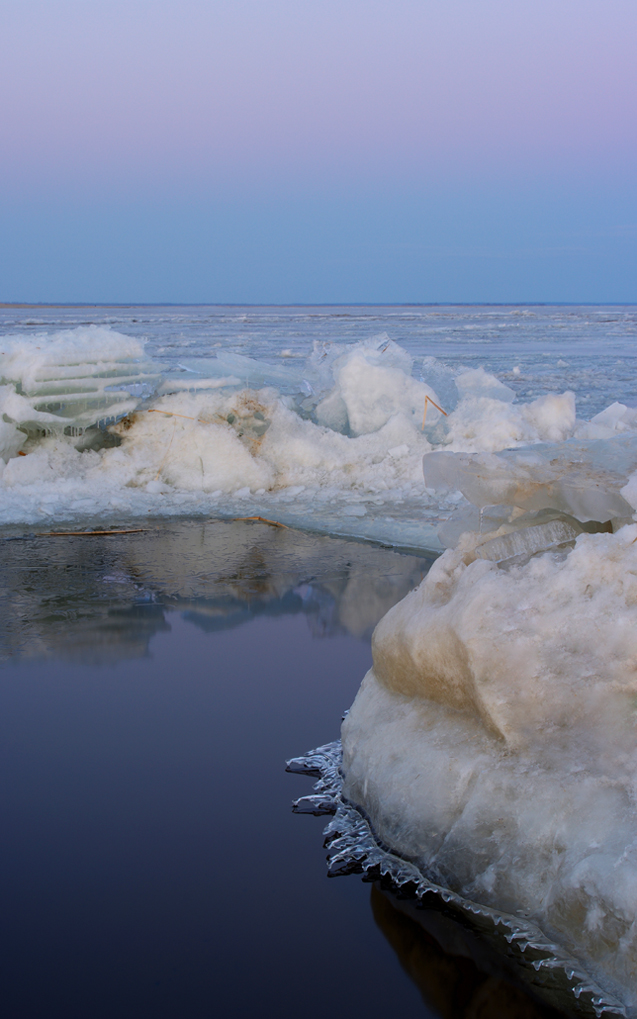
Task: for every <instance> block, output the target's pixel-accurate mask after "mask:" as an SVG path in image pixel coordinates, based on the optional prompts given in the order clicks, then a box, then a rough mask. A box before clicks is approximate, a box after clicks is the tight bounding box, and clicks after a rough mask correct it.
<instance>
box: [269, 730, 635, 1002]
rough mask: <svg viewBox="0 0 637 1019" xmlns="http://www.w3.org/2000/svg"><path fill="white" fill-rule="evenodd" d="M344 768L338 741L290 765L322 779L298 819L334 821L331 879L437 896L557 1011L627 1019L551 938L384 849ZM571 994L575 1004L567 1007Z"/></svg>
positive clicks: (329, 844)
mask: <svg viewBox="0 0 637 1019" xmlns="http://www.w3.org/2000/svg"><path fill="white" fill-rule="evenodd" d="M341 761H342V748H341V741H340V740H336V741H335V742H334V743H326V744H325V745H324V746H322V747H317V748H316V750H311V751H309V753H307V754H305V755H304V756H303V757H295V758H292V759H291V760H289V761H287V762H286V771H289V772H293V773H295V774H299V775H307V776H310V777H314V778H318V781H317V782H316V783H315V785H314V793H313V794H312V795H310V796H301V797H300V798H299V799H298V800H295V801H294V803H293V804H292V809H293V811H294V812H295V813H297V814H314V815H316V816H320V815H324V814H331V815H333V817H332V820H331V821H330V822H329V824H328V825H327V827H326V828H325V831H324V834H325V846H326V848H327V850H328V855H327V863H328V875H329V876H330V877H337V876H340V875H344V874H362V876H363V879H364V880H368V881H376V880H381V879H382V880H384V881H387V882H389V884H390V886H391V887H392V890H393V891H395V892H399V893H401V892H402V894H403V896H405V895H407V896H408V897H409V898H410V899H413V900H414V901H415V903H416V905H418V904H421V903H422V900H423V898H424V897H425V896H426V895H433V896H435V897H436V898H437V899H438V900H439V901H441V902H443V903H444V904H445V905H447V906H450V907H453V908H454V909H455V910H457V911H458V912H459V913H460V914H461V915H462V917H463V918H464V919H465V920H466V921H468V922H469V924H470V926H471V928H472V929H473V930H474V931H475V932H476V933H478V934H480V935H481V936H482V937H486V939H487V940H488V941H491V942H492V943H493V944H495V945H496V947H499V948H500V950H502V948H506V951H507V955H509V957H512V958H514V959H515V961H516V962H517V964H518V966H521V967H522V970H521V976H522V978H523V979H524V981H525V982H526V983H529V984H530V985H531V986H532V987H533V989H534V990H535V992H536V993H538V994H539V995H540V996H541V997H542V998H544V999H545V1000H546V1001H548V1002H549V1003H550V1004H552V1005H553V1006H554V1007H555V1006H556V1004H557V1002H556V998H557V999H562V1001H560V1002H559V1004H558V1007H560V1005H561V1006H562V1007H564V1006H566V1007H567V1008H569V1005H570V1010H571V1011H572V1010H573V1009H575V1010H576V1014H577V1015H581V1016H592V1015H595V1016H596V1017H597V1019H599V1017H601V1016H603V1015H606V1016H624V1017H628V1015H629V1013H627V1011H626V1009H625V1007H624V1006H623V1005H622V1003H621V1002H620V1001H619V1000H618V999H617V998H615V997H613V996H612V995H610V994H608V993H607V992H605V991H603V990H602V989H601V987H599V986H598V985H597V984H596V983H595V982H594V981H593V980H591V978H590V976H589V975H588V973H586V971H585V970H583V969H582V967H581V964H580V963H579V962H578V960H577V959H575V958H574V957H573V956H571V955H569V954H568V953H567V952H565V951H564V950H563V949H562V948H560V946H559V945H557V944H555V942H553V941H550V940H549V939H548V938H546V937H545V935H544V934H543V932H542V931H541V930H540V928H539V927H537V926H536V925H535V924H532V923H529V922H528V921H526V920H522V919H520V918H519V917H516V916H512V915H511V914H509V913H503V912H500V911H499V910H495V909H489V908H488V907H486V906H481V905H479V904H478V903H476V902H472V901H471V900H470V899H465V898H464V897H463V896H461V895H458V894H457V893H456V892H453V891H451V890H450V889H448V888H444V887H443V886H442V885H438V884H435V883H434V882H432V881H430V880H429V879H428V878H427V877H425V875H424V874H423V873H422V871H421V870H420V869H419V868H418V867H417V866H416V865H415V864H414V863H412V862H410V861H409V860H406V859H403V858H401V857H400V856H398V855H397V854H396V853H395V852H393V851H392V850H390V849H388V848H387V847H385V846H383V845H382V844H381V843H380V841H379V840H378V839H377V838H376V836H375V835H374V832H373V830H372V827H371V825H370V823H369V821H368V819H367V818H366V817H365V816H364V814H362V813H361V811H360V810H359V809H358V808H357V807H355V806H353V805H352V804H351V803H348V802H347V801H346V800H345V799H343V796H342V788H343V782H342V774H341ZM503 940H504V944H503ZM533 971H534V972H533ZM534 976H535V979H534ZM541 977H544V980H541ZM538 978H540V979H538ZM565 992H566V995H567V996H568V997H570V1002H567V1001H564V997H565ZM630 1014H631V1015H632V1010H631V1013H630Z"/></svg>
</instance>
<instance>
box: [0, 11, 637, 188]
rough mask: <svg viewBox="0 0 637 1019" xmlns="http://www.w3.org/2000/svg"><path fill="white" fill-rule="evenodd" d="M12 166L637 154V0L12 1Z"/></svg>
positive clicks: (322, 164)
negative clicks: (636, 104) (519, 0)
mask: <svg viewBox="0 0 637 1019" xmlns="http://www.w3.org/2000/svg"><path fill="white" fill-rule="evenodd" d="M2 20H3V28H2V32H0V91H1V94H2V95H3V96H4V97H5V98H4V100H3V101H2V103H1V104H0V138H2V147H3V149H4V154H3V157H2V169H0V174H1V175H2V178H4V179H5V180H6V179H7V178H9V179H11V178H14V179H20V178H22V177H23V175H24V174H25V173H26V175H27V177H28V178H33V179H36V180H37V179H38V178H47V177H48V178H49V179H51V175H52V176H53V178H54V179H56V180H58V181H59V182H61V183H63V182H65V181H66V182H72V183H73V184H75V183H77V182H78V181H81V180H82V179H83V178H84V176H85V174H86V173H87V172H90V173H91V174H97V176H98V177H99V178H106V179H110V180H113V179H115V180H116V181H119V182H120V183H122V182H124V181H126V182H128V184H131V183H132V182H133V181H137V180H139V178H140V177H141V178H142V179H143V180H144V182H145V186H148V184H151V185H152V183H153V182H154V181H156V182H157V183H161V182H163V181H165V180H172V181H174V180H175V175H176V176H177V178H178V179H181V180H182V181H183V183H184V184H185V185H186V186H188V184H189V183H190V184H193V185H194V184H195V183H196V181H197V180H198V179H199V178H201V177H202V176H203V177H205V176H206V175H207V174H209V173H210V172H215V173H220V174H221V175H223V176H225V175H226V174H227V175H230V176H232V175H233V174H234V173H236V172H239V173H240V174H242V175H245V176H246V177H247V179H249V180H253V181H259V179H261V178H267V177H269V176H270V174H274V175H281V174H283V176H284V177H285V178H287V179H294V178H295V177H297V176H299V175H300V176H302V177H304V176H307V177H308V178H312V177H314V176H315V175H319V176H320V175H321V174H325V173H327V174H328V175H329V176H334V175H335V176H336V177H338V176H339V174H342V175H344V176H349V175H350V174H354V175H356V174H358V173H362V174H363V176H366V177H367V176H371V177H374V175H375V174H380V175H383V176H385V175H387V174H389V176H390V177H391V176H392V175H398V176H399V177H403V176H407V177H409V176H411V175H412V174H416V175H422V174H424V175H425V177H426V178H427V179H429V178H434V179H435V178H436V177H438V176H439V175H441V174H442V175H445V174H448V173H450V172H451V173H452V174H453V175H454V176H456V175H457V176H459V177H462V176H464V175H465V174H467V173H472V174H475V173H476V172H477V173H478V174H482V173H485V174H489V173H491V172H493V171H495V172H496V173H503V174H504V175H505V176H507V175H510V174H515V173H516V172H520V170H528V169H529V167H533V168H537V169H539V170H541V171H542V172H544V173H546V172H547V171H548V172H550V171H551V168H553V169H554V170H555V171H556V172H558V173H559V172H561V171H562V170H563V169H564V167H565V166H573V165H577V164H578V163H581V161H582V160H585V161H586V162H587V164H589V165H590V166H591V168H603V167H607V166H616V167H618V168H621V167H623V166H626V165H628V164H629V163H630V162H632V160H633V159H634V156H635V150H636V147H637V145H636V134H635V103H636V97H637V60H636V59H635V53H636V52H637V31H636V30H637V4H636V3H635V2H634V0H631V2H624V0H594V2H591V0H532V2H530V3H527V4H522V3H520V2H517V0H393V2H392V3H389V2H387V0H384V2H382V3H380V2H376V0H364V2H362V0H336V2H335V0H228V2H223V0H207V2H204V3H199V2H193V0H182V2H180V3H176V2H172V0H171V2H167V0H164V2H162V0H152V2H147V0H126V2H121V0H109V2H108V3H102V2H100V0H70V2H69V0H55V2H51V0H46V2H42V0H14V2H12V0H9V2H8V3H7V2H6V0H5V3H4V4H3V15H2Z"/></svg>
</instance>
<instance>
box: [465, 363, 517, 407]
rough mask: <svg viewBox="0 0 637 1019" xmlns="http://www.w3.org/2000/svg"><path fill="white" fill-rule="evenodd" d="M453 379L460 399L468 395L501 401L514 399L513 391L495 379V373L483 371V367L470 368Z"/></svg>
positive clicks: (505, 401) (508, 401) (467, 397)
mask: <svg viewBox="0 0 637 1019" xmlns="http://www.w3.org/2000/svg"><path fill="white" fill-rule="evenodd" d="M455 381H456V388H457V390H458V392H459V394H460V399H461V400H465V399H469V398H470V397H473V398H475V399H480V398H485V397H486V399H488V400H501V401H502V402H503V403H513V401H514V400H515V393H514V391H513V390H512V389H509V387H508V386H505V385H504V383H503V382H500V380H499V379H496V377H495V375H490V374H489V372H485V370H484V368H470V369H469V370H468V371H465V372H462V373H461V374H460V375H458V376H457V377H456V380H455Z"/></svg>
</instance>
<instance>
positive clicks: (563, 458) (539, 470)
mask: <svg viewBox="0 0 637 1019" xmlns="http://www.w3.org/2000/svg"><path fill="white" fill-rule="evenodd" d="M423 470H424V475H425V484H426V485H427V487H428V488H433V489H435V490H438V491H441V490H442V491H445V490H446V491H455V490H458V491H460V492H462V494H463V495H464V496H465V498H466V499H468V500H469V502H471V503H473V505H474V506H478V507H483V506H490V505H495V504H504V505H507V506H518V507H520V508H521V509H525V510H541V509H545V508H551V509H556V510H559V511H560V512H562V513H568V514H571V515H572V516H574V517H576V518H577V519H578V520H580V521H587V520H601V521H605V520H611V519H613V518H622V519H629V518H631V517H632V513H633V508H632V506H631V505H630V504H629V503H628V502H627V501H626V499H624V498H623V496H622V495H621V489H622V488H623V487H624V486H625V485H626V482H627V480H628V477H629V475H630V474H632V473H633V472H634V471H635V470H637V436H618V437H617V438H612V439H603V440H597V441H593V442H586V441H581V440H576V439H569V440H567V441H566V442H559V443H538V444H537V445H535V446H527V447H521V448H519V449H505V450H502V452H500V453H447V452H434V453H427V454H425V457H424V459H423Z"/></svg>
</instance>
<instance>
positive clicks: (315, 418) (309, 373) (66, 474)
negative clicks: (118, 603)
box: [0, 326, 635, 550]
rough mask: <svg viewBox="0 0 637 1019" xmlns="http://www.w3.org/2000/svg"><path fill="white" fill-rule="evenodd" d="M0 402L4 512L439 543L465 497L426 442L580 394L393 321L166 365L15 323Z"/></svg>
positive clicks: (500, 442) (509, 433)
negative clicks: (459, 352)
mask: <svg viewBox="0 0 637 1019" xmlns="http://www.w3.org/2000/svg"><path fill="white" fill-rule="evenodd" d="M0 410H1V412H2V413H1V415H0V444H1V448H0V458H1V461H0V474H1V480H0V522H4V523H8V522H24V523H29V524H37V523H38V522H40V521H42V522H45V523H46V522H54V521H62V520H71V519H79V518H87V517H95V516H97V517H99V518H100V519H101V520H104V519H107V518H108V517H109V516H110V517H112V518H115V519H117V520H120V519H122V516H126V517H140V516H146V515H148V514H149V513H151V514H159V515H162V516H166V515H173V514H193V513H196V514H210V513H211V512H214V513H215V514H217V515H218V514H222V515H223V514H226V515H227V516H244V515H245V516H249V515H262V516H266V517H270V518H274V519H277V520H280V521H282V522H283V523H289V524H293V525H296V526H306V527H307V526H309V527H313V528H315V529H318V530H323V531H325V532H329V533H337V534H342V535H356V536H359V537H365V538H373V539H376V540H381V541H387V542H390V543H394V544H403V545H408V546H412V547H418V548H429V549H434V550H439V549H440V548H441V546H440V542H439V539H438V538H437V536H436V532H437V531H438V529H439V527H440V525H441V524H444V523H445V522H446V521H447V518H448V517H449V516H450V514H452V513H453V512H454V511H455V509H457V508H458V507H459V506H460V507H464V508H465V511H467V508H468V503H467V502H466V500H465V499H464V497H463V495H462V494H461V491H460V486H458V487H457V488H455V489H454V490H448V491H447V492H445V493H443V494H440V493H439V492H437V491H434V489H433V488H432V489H430V490H427V489H426V488H425V487H424V486H423V477H422V467H421V464H422V458H423V455H424V454H426V453H430V452H432V451H434V450H445V451H447V452H448V451H456V452H463V453H474V452H481V453H484V452H488V453H493V452H497V451H498V450H500V449H502V448H503V447H507V446H520V445H525V444H529V443H541V442H553V441H556V440H561V441H564V440H565V439H568V438H570V437H571V436H572V435H573V434H574V433H575V432H576V431H577V429H578V428H579V427H580V423H578V422H577V421H576V418H575V404H574V398H573V395H572V394H570V393H564V394H561V395H560V394H555V395H550V396H543V397H540V398H538V399H535V400H532V401H531V403H527V404H522V405H518V404H516V403H515V401H514V400H513V392H512V390H511V389H509V388H508V387H507V386H505V385H503V384H502V383H501V382H499V381H498V379H496V378H495V377H494V376H492V375H489V374H488V373H486V372H485V371H483V370H482V369H470V370H460V371H459V370H452V369H450V368H448V367H447V366H445V365H444V364H442V363H441V362H440V361H437V360H436V359H435V358H431V357H426V358H424V359H422V360H419V359H414V358H412V356H411V355H409V354H408V353H407V352H406V351H404V350H403V348H402V347H400V346H399V345H397V344H396V343H394V342H392V341H391V340H390V339H389V337H387V336H386V335H385V334H382V335H380V336H376V337H372V338H371V339H368V340H366V341H363V342H358V343H354V344H350V345H347V344H342V343H330V342H320V343H318V342H317V343H315V346H314V350H313V351H312V353H311V355H310V357H309V358H308V359H307V361H305V362H303V361H301V360H300V359H291V360H289V361H285V363H280V362H279V363H278V364H276V365H273V364H267V363H265V362H262V361H259V360H256V359H254V358H249V357H246V356H245V355H242V354H237V353H232V352H230V351H219V352H217V354H216V356H215V357H210V358H206V359H201V358H199V359H194V360H189V359H188V358H185V359H183V360H182V361H180V362H178V363H176V362H175V363H173V364H172V366H171V367H169V368H164V369H162V367H161V366H160V365H157V364H156V363H154V362H151V361H150V360H149V359H148V358H147V357H146V356H145V354H144V346H143V343H142V342H141V341H140V340H138V339H132V338H130V337H127V336H124V335H122V334H120V333H117V332H115V331H114V330H112V329H108V328H103V327H100V328H98V327H95V326H90V327H87V326H82V327H78V328H76V329H73V330H66V331H63V332H58V333H55V334H53V335H45V334H38V335H36V336H29V337H24V336H18V335H16V336H12V337H11V336H9V337H5V338H4V340H3V343H2V351H1V352H0ZM604 414H605V415H606V417H605V418H604V420H603V422H601V423H598V424H595V423H594V421H593V422H590V423H587V428H588V429H589V430H590V429H591V428H592V429H594V428H597V429H602V430H603V434H604V435H605V434H608V433H609V430H611V431H613V434H614V435H615V434H619V433H620V432H622V434H626V435H628V436H630V435H631V434H634V432H633V431H631V429H632V428H633V425H634V424H635V422H634V421H633V418H632V417H631V413H630V412H629V411H628V410H627V409H626V408H624V410H618V409H617V408H615V409H613V408H611V409H609V410H608V412H607V413H606V412H604ZM633 417H634V416H633ZM606 419H607V420H606ZM20 453H21V454H22V455H19V454H20ZM625 480H627V479H625ZM452 526H453V527H454V526H456V525H452Z"/></svg>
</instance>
